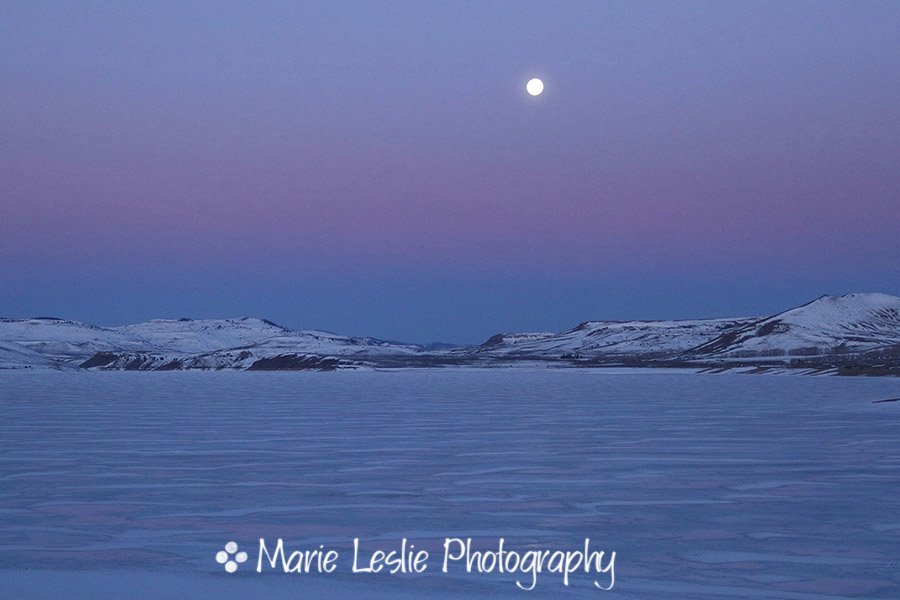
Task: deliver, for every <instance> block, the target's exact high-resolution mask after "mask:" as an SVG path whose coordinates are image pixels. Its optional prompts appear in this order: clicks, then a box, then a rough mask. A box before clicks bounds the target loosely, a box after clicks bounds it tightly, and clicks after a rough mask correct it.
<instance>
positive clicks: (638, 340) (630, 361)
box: [0, 294, 900, 374]
mask: <svg viewBox="0 0 900 600" xmlns="http://www.w3.org/2000/svg"><path fill="white" fill-rule="evenodd" d="M520 365H529V366H531V365H540V366H555V367H603V366H633V367H687V368H694V369H706V370H724V369H743V370H752V371H764V370H769V369H774V368H777V369H784V368H796V369H804V370H806V371H809V372H835V373H839V374H900V298H897V297H895V296H889V295H886V294H848V295H846V296H822V297H821V298H818V299H816V300H814V301H812V302H809V303H808V304H804V305H803V306H799V307H797V308H793V309H790V310H787V311H784V312H782V313H779V314H777V315H774V316H769V317H743V318H731V319H696V320H687V321H586V322H584V323H581V324H580V325H578V326H577V327H575V328H573V329H570V330H568V331H564V332H562V333H501V334H497V335H495V336H493V337H491V338H490V339H488V340H487V341H486V342H484V343H483V344H481V345H479V346H472V347H464V348H452V347H447V346H446V345H441V344H429V345H427V346H421V345H416V344H403V343H398V342H387V341H383V340H378V339H375V338H369V337H346V336H340V335H335V334H333V333H327V332H323V331H294V330H291V329H288V328H286V327H282V326H280V325H277V324H275V323H272V322H271V321H267V320H264V319H256V318H249V317H244V318H240V319H203V320H199V319H198V320H194V319H178V320H153V321H147V322H145V323H138V324H136V325H126V326H123V327H97V326H94V325H87V324H84V323H79V322H76V321H67V320H62V319H56V318H50V317H42V318H33V319H0V368H7V369H21V368H53V369H90V370H157V371H164V370H185V369H209V370H218V369H241V370H333V369H341V368H404V367H450V366H458V367H464V366H478V367H492V366H520Z"/></svg>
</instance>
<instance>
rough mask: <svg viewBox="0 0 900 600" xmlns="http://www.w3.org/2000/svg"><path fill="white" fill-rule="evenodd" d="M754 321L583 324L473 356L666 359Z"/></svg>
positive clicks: (511, 340)
mask: <svg viewBox="0 0 900 600" xmlns="http://www.w3.org/2000/svg"><path fill="white" fill-rule="evenodd" d="M754 320H755V319H705V320H703V319H699V320H693V321H587V322H585V323H582V324H580V325H578V326H577V327H575V328H574V329H570V330H568V331H564V332H562V333H556V334H554V333H526V334H498V335H495V336H494V337H492V338H490V339H489V340H488V341H486V342H485V343H484V344H482V345H481V346H480V347H479V348H478V350H477V352H479V353H480V354H484V355H491V356H497V357H499V356H504V357H523V358H524V357H548V356H556V357H561V358H568V357H572V358H589V357H598V356H605V357H616V356H647V357H649V356H672V355H677V354H680V353H683V352H687V351H688V350H690V349H692V348H694V347H696V346H699V345H701V344H704V343H707V342H709V341H710V340H712V339H715V338H717V337H719V336H721V335H725V334H727V333H728V332H731V331H736V330H738V329H741V328H742V327H745V326H746V325H747V324H749V323H752V322H753V321H754Z"/></svg>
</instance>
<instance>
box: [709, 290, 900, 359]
mask: <svg viewBox="0 0 900 600" xmlns="http://www.w3.org/2000/svg"><path fill="white" fill-rule="evenodd" d="M898 344H900V298H897V297H895V296H888V295H886V294H847V295H846V296H822V297H821V298H818V299H816V300H813V301H812V302H810V303H808V304H804V305H803V306H799V307H797V308H793V309H791V310H787V311H785V312H782V313H779V314H777V315H774V316H772V317H768V318H766V319H760V320H757V321H753V322H751V323H747V324H745V325H744V326H743V327H740V328H737V329H734V330H731V331H727V332H723V333H722V334H721V335H719V336H717V337H716V338H715V339H713V340H710V341H709V342H707V343H705V344H702V345H700V346H698V347H697V348H695V349H694V350H693V353H696V354H698V355H707V356H717V357H728V358H749V357H759V356H770V357H771V356H819V355H842V354H848V353H850V354H854V353H860V352H869V351H873V350H879V349H884V348H888V347H891V346H894V345H898Z"/></svg>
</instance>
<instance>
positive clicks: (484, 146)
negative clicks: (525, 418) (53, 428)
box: [0, 0, 900, 342]
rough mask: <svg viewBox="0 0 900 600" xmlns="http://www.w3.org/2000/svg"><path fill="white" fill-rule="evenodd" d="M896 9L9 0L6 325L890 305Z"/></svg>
mask: <svg viewBox="0 0 900 600" xmlns="http://www.w3.org/2000/svg"><path fill="white" fill-rule="evenodd" d="M898 30H900V2H855V1H847V2H827V1H816V2H780V1H779V2H772V3H766V2H659V3H656V2H642V3H632V2H628V3H625V2H562V1H560V2H548V1H546V0H545V1H542V2H524V1H515V2H512V1H510V2H479V3H475V2H421V1H416V2H391V3H387V2H342V3H338V2H334V3H332V2H321V3H308V4H301V3H297V2H284V3H275V2H246V3H237V2H209V3H195V2H159V3H156V2H135V3H125V2H110V3H105V4H94V3H90V2H76V3H59V2H47V3H44V2H36V1H30V0H29V1H25V2H16V1H6V2H3V3H2V4H0V80H2V82H3V83H2V85H0V290H2V291H0V315H3V316H43V315H54V316H61V317H66V318H74V319H79V320H85V321H89V322H93V323H98V324H104V325H116V324H122V323H126V322H134V321H139V320H144V319H148V318H155V317H181V316H192V317H225V316H242V315H253V316H262V317H267V318H269V319H272V320H275V321H277V322H280V323H282V324H284V325H288V326H292V327H298V328H319V329H328V330H332V331H336V332H338V333H345V334H364V335H374V336H377V337H382V338H387V339H401V340H409V341H419V342H425V341H432V340H442V341H451V342H480V341H482V340H483V339H486V338H487V337H488V336H489V335H491V334H493V333H496V332H498V331H504V330H505V331H531V330H562V329H566V328H568V327H571V326H574V325H575V324H577V323H578V322H579V321H582V320H587V319H625V318H679V317H702V316H725V315H745V314H766V313H771V312H775V311H777V310H780V309H783V308H787V307H789V306H792V305H794V304H798V303H801V302H805V301H807V300H810V299H812V298H814V297H816V296H819V295H821V294H824V293H846V292H851V291H881V292H886V293H892V294H897V295H900V35H898ZM534 76H537V77H541V78H542V79H543V80H544V82H545V85H546V89H545V92H544V94H543V95H542V96H540V97H537V98H532V97H530V96H528V95H527V94H526V93H525V90H524V85H525V82H526V81H527V80H528V79H529V78H530V77H534Z"/></svg>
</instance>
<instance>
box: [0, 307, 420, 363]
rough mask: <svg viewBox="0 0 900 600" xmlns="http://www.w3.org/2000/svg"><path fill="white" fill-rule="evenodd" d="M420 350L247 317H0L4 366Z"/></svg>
mask: <svg viewBox="0 0 900 600" xmlns="http://www.w3.org/2000/svg"><path fill="white" fill-rule="evenodd" d="M421 352H422V349H421V348H419V347H417V346H414V345H410V344H398V343H390V342H384V341H381V340H377V339H375V338H368V337H346V336H340V335H335V334H333V333H327V332H323V331H293V330H291V329H288V328H286V327H282V326H280V325H277V324H275V323H272V322H271V321H266V320H264V319H255V318H249V317H245V318H240V319H177V320H165V319H157V320H153V321H147V322H144V323H138V324H136V325H125V326H122V327H96V326H94V325H87V324H85V323H79V322H77V321H66V320H62V319H55V318H36V319H0V365H2V366H4V367H8V368H14V367H15V368H22V367H38V366H55V367H60V368H65V367H81V368H91V369H147V370H158V369H163V370H171V369H190V368H200V369H228V368H230V369H291V368H294V369H300V368H304V369H306V368H334V367H337V366H345V365H346V366H349V365H354V364H357V363H360V364H367V363H368V362H369V361H370V359H373V358H378V357H384V356H408V355H415V354H419V353H421ZM325 359H328V360H325Z"/></svg>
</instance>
